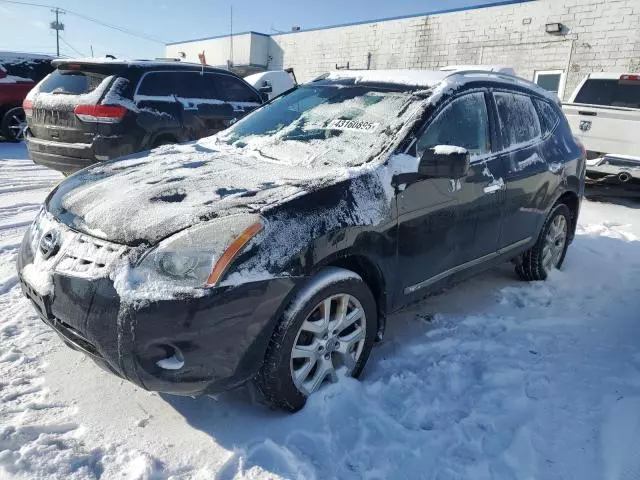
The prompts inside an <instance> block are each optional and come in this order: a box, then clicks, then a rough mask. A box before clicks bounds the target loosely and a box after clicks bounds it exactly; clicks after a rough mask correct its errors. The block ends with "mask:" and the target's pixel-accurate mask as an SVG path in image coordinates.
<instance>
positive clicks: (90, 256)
mask: <svg viewBox="0 0 640 480" xmlns="http://www.w3.org/2000/svg"><path fill="white" fill-rule="evenodd" d="M126 249H127V247H124V246H122V245H117V244H114V243H110V242H106V241H104V240H98V239H97V238H93V237H89V236H87V235H83V234H80V233H78V234H74V235H73V236H72V237H71V238H70V239H69V241H68V245H65V247H64V250H63V251H61V259H60V260H59V261H58V264H57V265H56V271H57V272H60V273H64V274H68V275H74V276H81V277H84V278H89V279H96V278H102V277H106V276H108V275H109V272H111V270H112V269H113V267H114V266H115V264H116V263H117V262H118V260H120V258H122V257H123V255H124V253H125V252H126Z"/></svg>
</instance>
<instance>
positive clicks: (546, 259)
mask: <svg viewBox="0 0 640 480" xmlns="http://www.w3.org/2000/svg"><path fill="white" fill-rule="evenodd" d="M567 230H568V228H567V219H566V218H565V217H564V215H558V216H557V217H556V218H554V219H553V221H552V222H551V225H550V226H549V230H548V231H547V236H546V237H545V241H544V248H543V249H542V265H543V267H544V269H545V271H547V272H550V271H551V270H553V269H554V268H556V267H557V266H558V263H559V262H560V258H562V253H563V252H564V247H565V244H566V243H567Z"/></svg>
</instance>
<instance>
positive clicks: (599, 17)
mask: <svg viewBox="0 0 640 480" xmlns="http://www.w3.org/2000/svg"><path fill="white" fill-rule="evenodd" d="M552 22H560V23H562V24H564V25H565V31H564V32H563V34H562V35H551V34H548V33H546V32H545V24H547V23H552ZM369 55H370V56H369ZM269 61H270V63H269V68H272V69H277V68H286V67H293V68H294V69H295V71H296V75H297V76H298V79H300V80H302V81H307V80H311V79H313V78H315V77H316V76H318V75H321V74H322V73H325V72H327V71H330V70H334V69H335V68H336V65H338V66H339V67H342V66H346V65H347V63H348V64H349V67H350V68H351V69H365V68H367V67H368V66H369V67H370V68H372V69H383V68H390V69H396V68H425V69H434V68H438V67H442V66H446V65H453V64H457V65H460V64H499V65H504V66H510V67H513V68H515V70H516V73H517V74H518V75H520V76H522V77H523V78H527V79H529V80H533V79H534V75H535V71H542V70H564V71H565V72H566V88H565V92H564V97H565V98H567V97H568V96H569V95H570V94H571V92H572V91H573V90H574V88H575V87H576V86H577V84H578V83H579V81H580V80H581V79H582V78H583V77H584V75H586V74H587V73H590V72H599V71H620V72H631V71H636V72H637V71H639V70H640V0H534V1H530V2H525V3H518V4H511V5H504V6H494V7H487V8H480V9H473V10H466V11H461V12H452V13H444V14H434V15H428V16H420V17H411V18H405V19H398V20H388V21H380V22H372V23H365V24H359V25H351V26H343V27H333V28H326V29H319V30H311V31H306V32H305V31H302V32H296V33H287V34H278V35H272V36H271V42H270V45H269Z"/></svg>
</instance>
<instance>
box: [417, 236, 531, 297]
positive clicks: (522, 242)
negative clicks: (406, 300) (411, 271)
mask: <svg viewBox="0 0 640 480" xmlns="http://www.w3.org/2000/svg"><path fill="white" fill-rule="evenodd" d="M532 238H533V237H527V238H525V239H522V240H520V241H518V242H515V243H512V244H511V245H507V246H506V247H502V248H500V249H498V250H497V251H495V252H492V253H489V254H487V255H483V256H482V257H479V258H476V259H474V260H470V261H468V262H466V263H463V264H460V265H458V266H457V267H453V268H450V269H449V270H445V271H444V272H442V273H439V274H438V275H434V276H433V277H431V278H427V279H426V280H423V281H422V282H420V283H416V284H415V285H411V286H410V287H407V288H405V289H404V294H405V295H409V294H411V293H415V292H417V291H418V290H421V289H423V288H426V287H428V286H429V285H433V284H434V283H436V282H439V281H440V280H443V279H445V278H447V277H449V276H451V275H453V274H455V273H459V272H462V271H464V270H467V269H469V268H472V267H475V266H476V265H480V264H481V263H484V262H488V261H489V260H492V259H494V258H497V257H499V256H501V255H503V254H505V253H508V252H510V251H511V250H515V249H516V248H519V247H521V246H523V245H526V244H527V243H529V242H530V241H531V239H532Z"/></svg>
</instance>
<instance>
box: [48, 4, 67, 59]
mask: <svg viewBox="0 0 640 480" xmlns="http://www.w3.org/2000/svg"><path fill="white" fill-rule="evenodd" d="M51 12H53V13H55V14H56V20H55V21H54V22H51V23H50V24H49V26H50V27H51V29H52V30H55V31H56V56H57V57H59V56H60V31H61V30H64V23H60V15H64V11H62V10H60V9H59V8H58V7H56V8H53V9H51Z"/></svg>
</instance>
